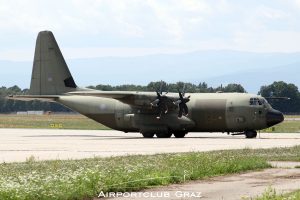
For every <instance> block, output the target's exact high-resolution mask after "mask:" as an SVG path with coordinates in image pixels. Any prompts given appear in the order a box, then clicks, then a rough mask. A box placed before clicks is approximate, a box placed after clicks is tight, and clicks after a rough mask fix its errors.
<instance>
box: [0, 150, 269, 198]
mask: <svg viewBox="0 0 300 200" xmlns="http://www.w3.org/2000/svg"><path fill="white" fill-rule="evenodd" d="M250 151H251V150H232V151H214V152H199V153H180V154H159V155H137V156H124V157H111V158H93V159H83V160H61V161H60V160H55V161H38V162H37V161H35V160H34V159H33V158H31V159H29V160H28V161H27V162H25V163H8V164H5V163H4V164H1V165H0V199H3V200H5V199H13V200H27V199H30V200H35V199H39V200H44V199H91V198H93V197H95V196H97V195H98V194H99V192H100V191H103V192H109V191H137V190H141V189H144V188H147V187H149V186H158V185H167V184H171V183H181V182H183V181H184V180H197V179H204V178H207V177H212V176H219V175H225V174H232V173H239V172H244V171H247V170H258V169H263V168H267V167H270V165H269V164H268V163H267V162H266V159H265V158H264V157H259V156H256V155H255V154H254V153H253V152H251V153H249V152H250ZM247 152H248V153H247Z"/></svg>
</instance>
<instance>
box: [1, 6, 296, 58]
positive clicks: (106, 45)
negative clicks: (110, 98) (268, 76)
mask: <svg viewBox="0 0 300 200" xmlns="http://www.w3.org/2000/svg"><path fill="white" fill-rule="evenodd" d="M41 30H51V31H52V32H53V33H54V35H55V36H56V39H57V40H58V42H59V44H60V46H61V48H62V49H63V53H64V54H65V56H66V57H67V58H68V59H70V58H87V57H102V56H136V55H145V54H153V53H180V52H189V51H194V50H207V49H218V50H219V49H230V50H243V51H252V52H300V0H272V1H270V0H259V1H254V0H243V1H240V0H51V1H50V0H43V1H41V0H0V44H1V45H0V59H1V60H32V57H33V49H34V45H35V39H36V35H37V33H38V32H39V31H41Z"/></svg>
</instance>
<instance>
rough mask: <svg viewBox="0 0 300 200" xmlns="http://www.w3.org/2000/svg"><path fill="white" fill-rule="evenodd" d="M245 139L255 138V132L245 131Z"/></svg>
mask: <svg viewBox="0 0 300 200" xmlns="http://www.w3.org/2000/svg"><path fill="white" fill-rule="evenodd" d="M244 133H245V136H246V138H256V136H257V132H256V131H245V132H244Z"/></svg>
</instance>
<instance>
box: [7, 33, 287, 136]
mask: <svg viewBox="0 0 300 200" xmlns="http://www.w3.org/2000/svg"><path fill="white" fill-rule="evenodd" d="M10 98H12V99H16V100H23V101H24V100H42V101H53V102H58V103H60V104H62V105H64V106H66V107H68V108H70V109H72V110H74V111H77V112H78V113H81V114H82V115H85V116H87V117H89V118H91V119H93V120H95V121H97V122H99V123H101V124H104V125H105V126H108V127H110V128H112V129H116V130H120V131H124V132H140V133H141V134H142V135H143V136H144V137H145V138H152V137H154V135H156V137H158V138H169V137H171V136H172V135H174V136H175V137H176V138H182V137H184V136H185V135H186V134H187V133H188V132H227V133H237V134H245V136H246V138H254V137H256V136H257V132H256V131H257V130H261V129H264V128H267V127H270V126H273V125H275V124H278V123H280V122H282V121H283V119H284V117H283V114H282V113H281V112H279V111H277V110H274V109H273V108H272V107H271V106H270V104H269V103H268V102H267V100H266V99H265V98H263V97H261V96H258V95H255V94H246V93H191V94H185V92H184V90H182V91H179V92H178V93H163V92H162V91H161V90H160V91H159V90H158V91H156V92H129V91H128V92H126V91H121V92H116V91H113V92H109V91H99V90H92V89H87V88H80V87H78V86H77V85H76V84H75V81H74V79H73V77H72V75H71V73H70V71H69V69H68V66H67V64H66V62H65V60H64V58H63V56H62V53H61V51H60V49H59V47H58V45H57V42H56V40H55V38H54V36H53V34H52V32H50V31H42V32H40V33H39V34H38V37H37V41H36V48H35V55H34V62H33V71H32V78H31V85H30V90H29V95H19V96H11V97H10Z"/></svg>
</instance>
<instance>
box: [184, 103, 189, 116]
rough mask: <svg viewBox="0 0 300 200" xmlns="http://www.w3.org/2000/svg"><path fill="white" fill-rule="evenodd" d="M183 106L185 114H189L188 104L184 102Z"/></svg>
mask: <svg viewBox="0 0 300 200" xmlns="http://www.w3.org/2000/svg"><path fill="white" fill-rule="evenodd" d="M182 108H183V113H184V114H183V115H184V116H187V115H188V114H189V108H188V107H187V105H186V104H183V105H182Z"/></svg>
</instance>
